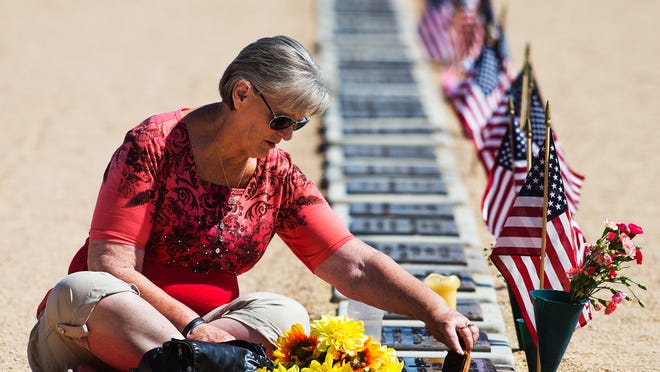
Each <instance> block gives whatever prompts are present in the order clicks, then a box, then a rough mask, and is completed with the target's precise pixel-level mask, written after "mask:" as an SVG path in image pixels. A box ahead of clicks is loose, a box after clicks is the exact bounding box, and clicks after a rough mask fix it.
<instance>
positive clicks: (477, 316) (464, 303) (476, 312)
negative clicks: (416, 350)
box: [383, 299, 484, 322]
mask: <svg viewBox="0 0 660 372" xmlns="http://www.w3.org/2000/svg"><path fill="white" fill-rule="evenodd" d="M456 310H457V311H458V312H459V313H461V314H463V315H465V316H466V317H467V318H468V319H470V320H471V321H473V322H481V321H483V320H484V314H483V312H482V311H481V305H479V302H477V301H475V300H470V299H459V300H457V302H456ZM383 319H386V320H412V318H411V317H409V316H405V315H401V314H397V313H393V312H389V311H387V312H385V314H384V315H383Z"/></svg>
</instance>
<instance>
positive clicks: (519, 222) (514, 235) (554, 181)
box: [491, 139, 591, 339]
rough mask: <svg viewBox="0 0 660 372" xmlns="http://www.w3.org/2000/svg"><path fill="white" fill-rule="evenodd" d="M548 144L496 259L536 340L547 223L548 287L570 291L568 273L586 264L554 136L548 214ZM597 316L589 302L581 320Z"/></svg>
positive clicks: (495, 250) (536, 160) (502, 237)
mask: <svg viewBox="0 0 660 372" xmlns="http://www.w3.org/2000/svg"><path fill="white" fill-rule="evenodd" d="M544 164H545V146H543V147H542V148H541V150H540V151H539V152H538V154H537V155H536V157H535V158H534V160H533V162H532V167H531V169H530V171H529V173H528V174H527V177H526V178H525V182H524V184H523V186H522V188H521V189H520V191H519V193H518V196H517V197H516V199H515V201H514V203H513V206H512V207H511V209H510V211H509V215H508V216H507V218H506V221H505V222H504V226H503V227H502V230H501V232H500V235H499V237H498V238H497V242H496V244H495V247H494V248H493V250H492V253H491V261H492V262H493V264H495V267H496V268H497V269H498V270H499V272H500V273H501V274H502V276H503V277H504V279H505V280H506V282H507V284H508V286H509V288H510V290H511V291H512V293H513V296H514V298H515V299H516V302H517V304H518V306H519V308H520V311H521V313H522V316H523V318H524V319H525V323H526V324H527V328H528V329H529V331H530V334H531V335H532V338H533V339H536V327H535V320H534V306H533V303H532V299H531V297H530V295H529V292H530V291H531V290H534V289H539V286H540V280H539V269H540V263H541V243H542V242H541V238H542V222H543V219H544V218H545V219H546V221H547V226H546V238H545V244H546V258H545V265H544V268H545V270H544V283H545V285H544V289H558V290H564V291H568V290H570V281H569V279H568V276H567V274H566V272H567V271H568V270H569V269H571V268H573V267H580V266H581V264H582V259H583V257H584V256H583V253H584V249H585V241H584V237H583V236H582V232H581V231H580V229H579V228H578V226H577V224H576V223H575V222H574V221H573V218H572V215H571V211H570V209H569V208H568V202H567V199H566V195H565V193H564V182H563V180H562V177H561V176H560V172H561V170H560V163H559V160H558V159H557V153H556V149H555V146H554V141H552V139H551V141H550V157H549V170H548V192H547V194H548V204H547V215H546V216H544V215H543V202H544V195H543V194H544V187H543V183H544V181H543V179H544V174H545V167H544ZM590 318H591V316H590V308H589V307H588V306H587V307H585V310H584V312H583V313H582V314H581V317H580V321H579V323H580V325H584V324H586V322H587V321H588V320H589V319H590Z"/></svg>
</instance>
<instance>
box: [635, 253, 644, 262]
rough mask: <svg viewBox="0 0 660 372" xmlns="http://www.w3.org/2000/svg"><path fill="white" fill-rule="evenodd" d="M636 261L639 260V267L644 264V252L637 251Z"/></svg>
mask: <svg viewBox="0 0 660 372" xmlns="http://www.w3.org/2000/svg"><path fill="white" fill-rule="evenodd" d="M635 259H636V260H637V264H638V265H641V264H642V260H643V259H644V257H642V251H641V250H639V249H638V250H636V251H635Z"/></svg>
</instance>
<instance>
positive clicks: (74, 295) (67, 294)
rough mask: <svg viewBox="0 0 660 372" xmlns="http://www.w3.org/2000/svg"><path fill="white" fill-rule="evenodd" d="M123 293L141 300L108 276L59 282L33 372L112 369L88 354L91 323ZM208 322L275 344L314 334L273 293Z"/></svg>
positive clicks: (88, 274) (36, 339)
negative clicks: (234, 324) (228, 322)
mask: <svg viewBox="0 0 660 372" xmlns="http://www.w3.org/2000/svg"><path fill="white" fill-rule="evenodd" d="M120 292H133V293H135V294H138V295H139V291H138V289H137V288H136V287H135V286H133V285H132V284H128V283H126V282H124V281H122V280H120V279H118V278H116V277H114V276H112V275H110V274H108V273H104V272H93V271H82V272H77V273H73V274H70V275H68V276H66V277H65V278H64V279H62V280H61V281H60V282H59V283H57V285H55V287H54V288H53V290H52V291H51V292H50V294H49V295H48V300H47V302H46V308H45V310H44V311H43V312H42V313H41V314H40V316H39V319H38V321H37V324H36V325H35V326H34V328H33V329H32V332H31V333H30V340H29V343H28V361H29V362H30V367H31V368H32V370H33V371H66V370H67V369H69V368H71V369H74V368H75V367H76V366H80V365H87V366H91V367H95V368H97V369H99V370H107V369H108V367H107V366H106V365H104V364H103V362H101V361H100V360H98V359H97V358H95V357H94V356H93V355H92V354H91V353H90V352H89V351H88V349H89V347H88V345H87V338H86V337H87V332H88V330H87V325H86V322H87V319H88V318H89V315H90V314H91V312H92V310H94V307H95V306H96V304H97V303H98V302H99V301H100V300H101V299H102V298H104V297H106V296H109V295H112V294H115V293H120ZM203 317H204V319H205V320H206V321H213V320H216V319H220V318H230V319H233V320H236V321H239V322H241V323H243V324H245V325H246V326H247V327H250V328H252V329H254V330H257V331H258V332H259V333H261V334H262V335H263V336H264V337H265V338H266V339H267V340H268V341H270V342H271V343H272V344H273V345H275V343H276V342H277V338H278V337H279V336H282V335H283V334H284V332H285V331H287V330H289V329H290V328H291V326H292V325H293V324H296V323H299V324H301V325H302V326H303V327H304V328H305V332H306V333H308V334H309V314H308V313H307V310H305V308H304V307H303V306H302V305H301V304H300V303H298V302H296V301H295V300H293V299H291V298H289V297H285V296H282V295H278V294H275V293H270V292H254V293H249V294H246V295H244V296H240V297H238V298H236V299H235V300H233V301H232V302H230V303H228V304H226V305H223V306H220V307H218V308H216V309H214V310H212V311H210V312H209V313H208V314H206V315H204V316H203ZM181 338H183V336H182V337H181Z"/></svg>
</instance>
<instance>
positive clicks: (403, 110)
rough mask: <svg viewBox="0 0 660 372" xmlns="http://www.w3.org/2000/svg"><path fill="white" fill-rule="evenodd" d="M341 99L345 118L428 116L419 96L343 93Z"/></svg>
mask: <svg viewBox="0 0 660 372" xmlns="http://www.w3.org/2000/svg"><path fill="white" fill-rule="evenodd" d="M340 101H341V111H342V116H343V117H344V118H419V117H426V113H425V112H424V107H423V105H422V101H421V100H420V98H419V97H418V96H410V95H405V96H402V95H399V96H396V95H356V94H351V95H348V94H343V95H341V96H340ZM402 126H403V125H402Z"/></svg>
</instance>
